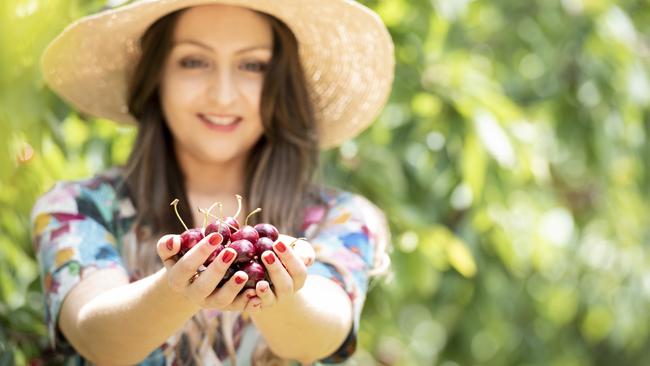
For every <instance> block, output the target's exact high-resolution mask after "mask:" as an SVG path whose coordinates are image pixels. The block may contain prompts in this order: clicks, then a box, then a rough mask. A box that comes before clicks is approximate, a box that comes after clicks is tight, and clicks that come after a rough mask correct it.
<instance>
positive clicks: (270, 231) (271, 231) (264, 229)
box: [255, 223, 280, 242]
mask: <svg viewBox="0 0 650 366" xmlns="http://www.w3.org/2000/svg"><path fill="white" fill-rule="evenodd" d="M255 230H256V231H257V233H258V234H259V236H260V238H264V237H266V238H269V239H271V240H272V241H273V242H275V241H276V240H278V236H280V233H279V232H278V229H276V228H275V226H273V225H271V224H265V223H262V224H257V225H255Z"/></svg>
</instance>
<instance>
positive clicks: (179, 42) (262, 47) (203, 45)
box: [174, 39, 271, 54]
mask: <svg viewBox="0 0 650 366" xmlns="http://www.w3.org/2000/svg"><path fill="white" fill-rule="evenodd" d="M183 43H187V44H193V45H195V46H199V47H201V48H205V49H206V50H209V51H212V52H214V49H213V48H212V47H210V46H208V45H207V44H205V43H202V42H199V41H195V40H191V39H186V40H181V41H178V42H176V43H174V47H176V46H178V45H180V44H183ZM257 49H265V50H271V46H269V45H266V44H261V45H255V46H249V47H245V48H242V49H240V50H238V51H237V52H235V53H236V54H239V53H244V52H248V51H253V50H257Z"/></svg>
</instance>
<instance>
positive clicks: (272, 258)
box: [264, 253, 275, 264]
mask: <svg viewBox="0 0 650 366" xmlns="http://www.w3.org/2000/svg"><path fill="white" fill-rule="evenodd" d="M264 260H265V261H266V263H268V264H273V263H275V256H274V255H273V253H267V254H266V255H265V256H264Z"/></svg>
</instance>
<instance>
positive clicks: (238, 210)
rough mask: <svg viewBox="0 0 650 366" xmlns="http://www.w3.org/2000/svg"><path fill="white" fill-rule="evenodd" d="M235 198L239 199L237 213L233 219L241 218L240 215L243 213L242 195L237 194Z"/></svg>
mask: <svg viewBox="0 0 650 366" xmlns="http://www.w3.org/2000/svg"><path fill="white" fill-rule="evenodd" d="M235 197H237V213H236V214H235V216H233V217H234V218H235V219H236V218H237V216H239V213H240V212H241V200H242V197H241V196H240V195H238V194H236V195H235Z"/></svg>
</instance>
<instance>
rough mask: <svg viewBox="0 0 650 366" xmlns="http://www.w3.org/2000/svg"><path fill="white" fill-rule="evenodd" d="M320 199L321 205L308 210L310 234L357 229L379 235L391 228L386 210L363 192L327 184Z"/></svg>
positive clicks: (374, 235) (307, 218) (308, 232)
mask: <svg viewBox="0 0 650 366" xmlns="http://www.w3.org/2000/svg"><path fill="white" fill-rule="evenodd" d="M320 198H321V201H322V203H321V204H319V205H313V206H311V207H309V208H308V209H307V212H306V217H305V225H304V228H305V229H308V230H307V234H310V233H314V232H313V231H321V230H328V231H330V232H347V231H355V232H362V233H365V234H366V235H367V236H371V237H377V236H378V235H380V234H381V235H383V233H385V232H386V231H387V229H386V217H385V214H384V212H383V211H382V210H381V209H380V208H379V207H378V206H377V205H376V204H375V203H373V202H371V201H370V200H369V199H368V198H366V197H364V196H363V195H361V194H358V193H354V192H350V191H345V190H342V189H339V188H335V187H326V188H323V189H322V190H321V191H320ZM316 227H318V228H316ZM309 229H311V230H313V231H312V232H310V231H311V230H309Z"/></svg>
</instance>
